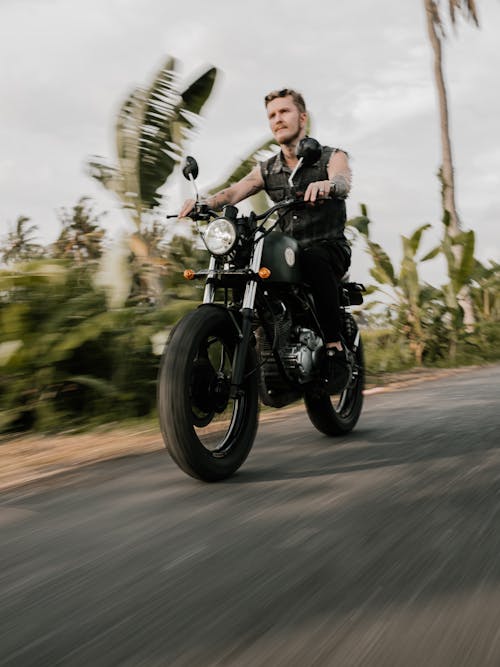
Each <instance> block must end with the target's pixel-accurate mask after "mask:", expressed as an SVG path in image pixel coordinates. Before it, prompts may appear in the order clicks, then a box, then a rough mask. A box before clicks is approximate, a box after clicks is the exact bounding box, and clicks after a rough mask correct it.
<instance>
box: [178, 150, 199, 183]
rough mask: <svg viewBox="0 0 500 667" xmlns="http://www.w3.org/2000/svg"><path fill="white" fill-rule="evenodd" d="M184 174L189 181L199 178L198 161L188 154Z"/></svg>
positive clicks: (183, 169)
mask: <svg viewBox="0 0 500 667" xmlns="http://www.w3.org/2000/svg"><path fill="white" fill-rule="evenodd" d="M182 174H183V176H184V178H186V179H187V180H188V181H194V179H195V178H198V163H197V162H196V160H195V159H194V157H191V155H188V156H187V158H186V162H185V163H184V167H183V168H182Z"/></svg>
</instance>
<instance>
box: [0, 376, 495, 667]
mask: <svg viewBox="0 0 500 667" xmlns="http://www.w3.org/2000/svg"><path fill="white" fill-rule="evenodd" d="M499 432H500V366H493V367H490V368H485V369H480V370H474V371H471V372H470V373H468V374H463V375H459V376H455V377H452V378H448V379H445V380H439V381H434V382H427V383H424V384H421V385H418V386H416V387H413V388H408V389H405V390H400V391H397V392H393V393H385V394H380V395H375V396H369V397H367V399H366V405H365V410H364V413H363V416H362V418H361V420H360V422H359V424H358V427H357V429H356V431H355V432H354V433H352V434H351V435H349V436H348V437H345V438H341V439H338V440H334V441H332V440H329V439H328V438H326V437H324V436H322V435H321V434H319V433H317V432H316V431H315V430H314V429H313V427H312V426H311V425H310V423H309V421H308V419H307V416H306V414H305V412H303V411H296V412H293V413H289V412H288V413H283V416H281V417H279V416H278V417H276V418H275V419H272V420H270V421H268V422H265V423H262V424H261V426H260V429H259V434H258V438H257V441H256V443H255V446H254V449H253V451H252V453H251V454H250V457H249V459H248V460H247V462H246V464H245V465H244V467H243V468H242V469H241V471H240V472H239V473H238V474H237V475H236V476H235V477H233V478H232V479H231V480H228V481H226V482H224V483H220V484H215V485H208V484H203V483H201V482H197V481H195V480H192V479H190V478H189V477H187V476H185V475H184V474H183V473H182V472H181V471H180V470H178V469H177V468H176V467H175V465H174V464H173V463H172V462H171V461H170V459H169V458H168V455H167V454H166V452H165V453H163V452H160V453H154V454H147V455H143V456H135V457H127V458H122V459H118V460H114V461H109V462H105V463H100V464H96V465H92V466H88V467H86V468H83V469H81V470H79V471H78V472H76V473H68V474H63V475H60V476H57V477H55V478H52V479H51V480H47V481H45V482H40V483H38V484H32V485H30V486H25V487H21V488H19V489H17V490H14V491H12V490H11V491H9V492H8V493H4V494H3V495H1V496H0V531H1V542H0V664H2V665H22V666H25V665H26V666H29V665H36V666H37V667H40V666H41V665H50V666H53V665H60V664H62V665H118V664H119V665H133V666H134V667H135V666H138V665H175V666H177V665H185V666H186V667H187V666H188V665H189V666H190V667H193V666H194V667H196V666H198V665H199V666H210V665H237V666H238V667H240V666H246V665H251V666H252V667H254V666H257V665H270V666H272V667H275V666H279V665H283V666H285V665H286V666H287V667H288V666H294V665H297V666H301V667H303V666H310V665H314V666H317V665H318V666H319V665H335V666H336V665H339V666H340V667H345V666H350V665H363V666H366V665H368V666H369V665H381V666H383V667H390V666H392V665H395V666H396V665H397V666H399V665H404V666H405V667H407V666H409V665H426V667H427V666H430V665H436V666H439V667H443V666H447V665H450V666H451V665H453V667H457V666H459V665H465V666H467V667H469V666H470V667H476V666H483V665H495V666H498V665H500V437H499Z"/></svg>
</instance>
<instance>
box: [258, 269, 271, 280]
mask: <svg viewBox="0 0 500 667" xmlns="http://www.w3.org/2000/svg"><path fill="white" fill-rule="evenodd" d="M270 275H271V271H270V269H268V268H267V266H262V267H261V268H260V269H259V277H260V278H262V279H263V280H265V279H266V278H269V276H270Z"/></svg>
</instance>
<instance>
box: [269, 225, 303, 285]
mask: <svg viewBox="0 0 500 667" xmlns="http://www.w3.org/2000/svg"><path fill="white" fill-rule="evenodd" d="M299 253H300V248H299V244H298V243H297V241H296V240H295V239H294V238H292V237H291V236H287V235H286V234H283V233H282V232H278V231H273V232H271V233H270V234H269V235H268V236H266V238H265V240H264V250H263V253H262V262H261V266H265V267H267V268H268V269H269V270H270V271H271V275H270V276H269V278H267V280H266V283H300V282H302V276H301V272H300V261H299Z"/></svg>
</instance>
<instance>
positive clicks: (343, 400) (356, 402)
mask: <svg viewBox="0 0 500 667" xmlns="http://www.w3.org/2000/svg"><path fill="white" fill-rule="evenodd" d="M364 385H365V378H364V356H363V343H362V341H361V339H360V340H359V347H358V348H357V350H356V353H355V367H354V373H353V379H352V381H351V383H350V384H349V385H348V386H347V387H346V388H345V389H344V391H343V392H341V393H340V394H335V395H333V396H330V395H329V393H328V391H327V389H326V387H325V386H323V385H321V386H314V387H311V388H308V389H307V390H306V393H305V395H304V402H305V405H306V409H307V414H308V416H309V419H310V420H311V422H312V424H313V425H314V426H315V428H317V429H318V431H320V432H321V433H324V434H325V435H330V436H339V435H345V434H346V433H349V432H350V431H352V429H353V428H354V427H355V426H356V423H357V421H358V419H359V416H360V414H361V409H362V407H363V389H364Z"/></svg>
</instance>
